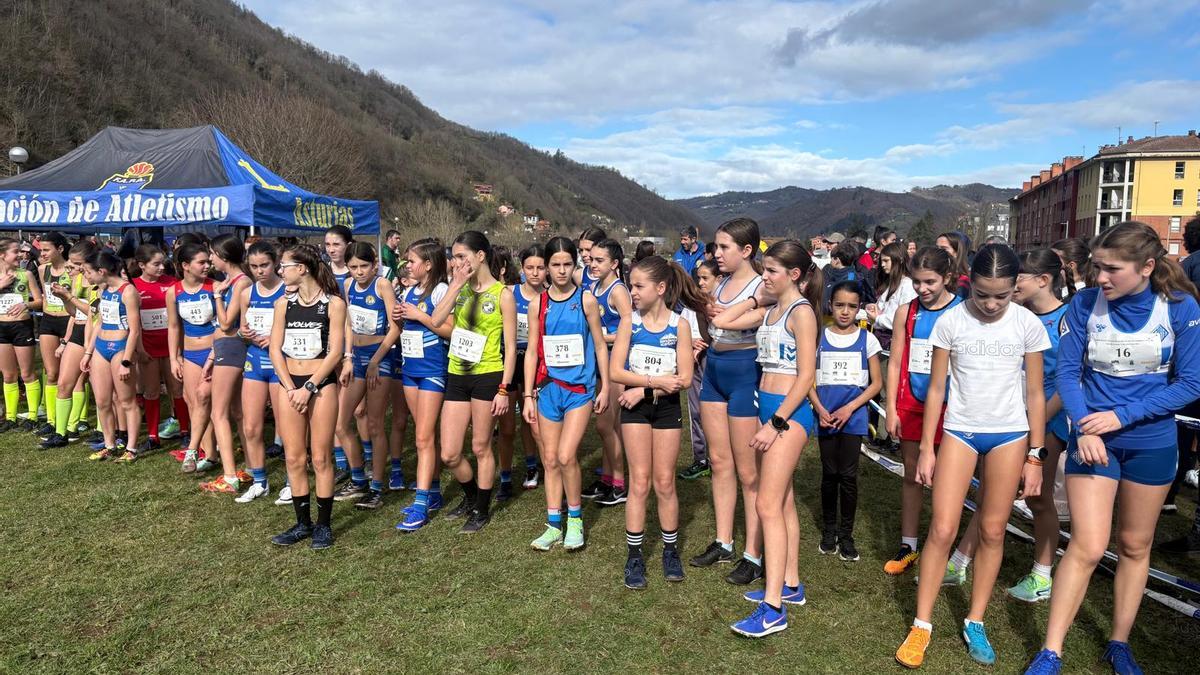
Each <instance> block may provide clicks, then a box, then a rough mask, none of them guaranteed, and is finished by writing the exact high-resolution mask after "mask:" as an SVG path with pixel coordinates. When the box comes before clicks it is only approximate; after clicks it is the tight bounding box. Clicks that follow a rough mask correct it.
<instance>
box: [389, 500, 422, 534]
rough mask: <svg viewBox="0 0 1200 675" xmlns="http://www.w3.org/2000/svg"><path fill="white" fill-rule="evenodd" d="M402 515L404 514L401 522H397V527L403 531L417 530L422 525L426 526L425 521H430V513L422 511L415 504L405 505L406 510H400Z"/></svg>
mask: <svg viewBox="0 0 1200 675" xmlns="http://www.w3.org/2000/svg"><path fill="white" fill-rule="evenodd" d="M400 515H401V516H403V518H401V520H400V522H399V523H396V529H397V530H400V531H401V532H416V531H417V530H419V529H421V528H422V527H425V523H428V522H429V516H428V514H426V513H422V512H421V510H420V509H418V508H417V507H415V506H407V507H405V508H404V510H403V511H401V512H400Z"/></svg>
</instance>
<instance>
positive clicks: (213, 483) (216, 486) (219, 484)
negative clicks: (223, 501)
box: [200, 476, 239, 494]
mask: <svg viewBox="0 0 1200 675" xmlns="http://www.w3.org/2000/svg"><path fill="white" fill-rule="evenodd" d="M238 487H239V486H237V485H233V484H231V483H229V482H228V481H226V480H225V476H217V477H216V478H215V479H213V480H210V481H207V482H204V483H201V484H200V489H201V490H204V491H205V492H224V493H226V494H237V491H238Z"/></svg>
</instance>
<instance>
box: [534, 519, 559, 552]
mask: <svg viewBox="0 0 1200 675" xmlns="http://www.w3.org/2000/svg"><path fill="white" fill-rule="evenodd" d="M561 543H563V531H562V530H560V529H558V528H557V527H554V526H553V525H547V526H546V531H545V532H543V533H542V536H540V537H538V538H537V539H534V540H533V541H531V542H529V546H530V547H531V548H532V549H533V550H535V551H549V550H550V549H552V548H554V545H555V544H561Z"/></svg>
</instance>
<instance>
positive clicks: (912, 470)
mask: <svg viewBox="0 0 1200 675" xmlns="http://www.w3.org/2000/svg"><path fill="white" fill-rule="evenodd" d="M911 271H912V279H913V287H914V288H915V289H916V291H917V299H916V300H913V301H912V302H910V303H908V305H902V306H901V307H900V308H899V309H898V310H896V315H895V316H894V317H892V327H893V328H892V354H894V356H893V357H892V358H890V359H888V376H887V432H888V436H891V437H892V438H899V439H900V456H901V458H903V461H904V483H903V485H902V487H901V488H900V550H899V551H897V552H896V555H895V556H894V557H893V558H892V559H891V560H889V561H888V562H886V563H885V564H884V566H883V571H884V572H886V573H888V574H891V575H893V576H894V575H898V574H903V573H905V572H907V571H908V570H909V569H910V568H911V567H912V566H913V564H915V563H916V562H917V558H918V557H919V553H918V552H917V551H918V547H917V529H918V528H919V527H920V521H921V507H922V505H923V503H924V501H925V494H924V491H923V489H922V488H921V484H920V483H918V482H917V460H918V459H919V449H920V448H919V445H918V444H919V443H920V442H921V434H922V429H923V426H922V425H923V420H924V416H925V397H926V393H927V392H928V390H929V379H930V376H929V374H930V372H931V370H930V368H931V367H932V358H933V345H932V344H931V343H930V338H931V337H932V335H933V328H934V326H935V325H936V324H937V321H938V319H939V318H940V317H941V316H942V315H943V314H945V313H946V312H948V311H949V310H950V309H952V308H953V307H955V306H956V305H958V303H960V302H962V298H959V297H958V296H957V295H955V294H954V290H953V289H954V261H953V259H952V258H951V257H950V255H949V254H948V253H946V251H945V250H943V249H940V248H934V247H932V246H926V247H924V248H922V249H920V250H919V251H917V254H916V255H915V256H913V259H912V269H911ZM938 429H941V426H940V425H939V426H938ZM941 442H942V437H941V432H940V431H939V432H938V433H937V434H935V435H934V438H933V444H934V445H935V446H937V445H940V444H941Z"/></svg>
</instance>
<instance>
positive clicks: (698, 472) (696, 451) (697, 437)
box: [677, 260, 720, 480]
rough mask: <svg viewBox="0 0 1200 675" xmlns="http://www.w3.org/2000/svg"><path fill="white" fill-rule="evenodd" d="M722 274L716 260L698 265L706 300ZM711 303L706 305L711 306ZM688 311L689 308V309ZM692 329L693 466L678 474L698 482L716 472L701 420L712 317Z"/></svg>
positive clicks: (689, 396)
mask: <svg viewBox="0 0 1200 675" xmlns="http://www.w3.org/2000/svg"><path fill="white" fill-rule="evenodd" d="M719 275H720V271H719V270H718V269H717V263H716V261H715V260H701V261H700V262H699V263H697V264H696V285H697V287H698V290H699V291H700V293H701V294H702V295H703V296H704V297H705V298H706V299H710V298H712V294H713V291H714V290H716V288H717V281H718V278H717V277H718V276H719ZM707 302H708V301H707V300H706V302H705V305H706V307H707ZM685 309H686V308H685ZM688 323H689V324H691V326H692V349H694V350H696V352H697V355H698V356H697V358H696V368H695V370H693V377H692V385H691V386H690V387H688V394H687V402H688V418H689V419H688V425H689V430H690V431H691V440H692V463H691V464H690V465H689V466H688V467H687V468H684V469H681V470H680V471H679V473H678V474H677V475H678V476H679V477H680V478H682V479H683V480H696V479H697V478H701V477H703V476H708V475H710V474H711V473H712V471H711V470H710V469H709V468H708V441H707V440H706V439H705V438H704V426H703V424H701V421H700V384H701V380H702V379H703V378H702V377H701V374H702V373H703V372H704V364H705V363H706V362H707V358H708V345H709V340H710V336H709V335H708V316H707V312H705V316H704V322H703V323H704V325H703V326H702V327H701V326H698V325H697V324H700V323H701V322H700V321H699V320H697V321H696V323H695V324H693V323H692V322H691V321H690V320H689V321H688ZM698 327H701V328H702V329H703V331H704V334H703V335H702V336H700V339H699V340H697V339H696V338H697V335H696V332H697V331H696V329H697V328H698Z"/></svg>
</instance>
